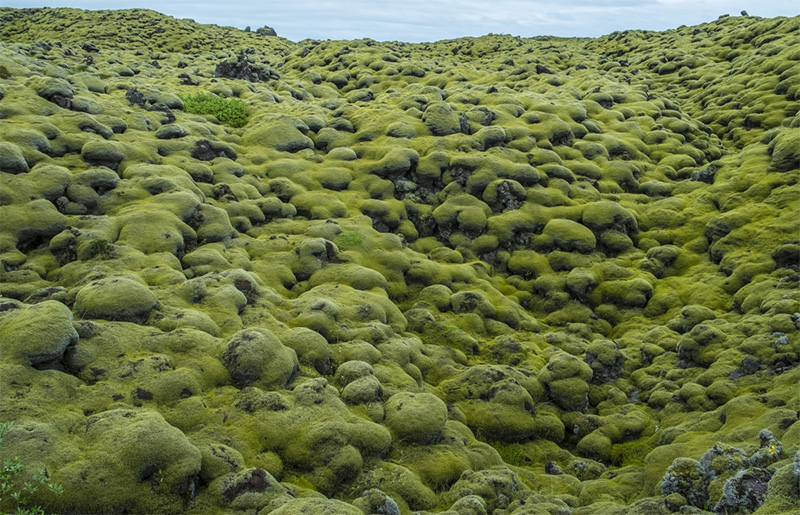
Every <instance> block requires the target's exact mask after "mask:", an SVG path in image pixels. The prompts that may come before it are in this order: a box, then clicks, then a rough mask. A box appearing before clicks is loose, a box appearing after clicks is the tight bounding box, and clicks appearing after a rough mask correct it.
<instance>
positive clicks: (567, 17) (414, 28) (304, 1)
mask: <svg viewBox="0 0 800 515" xmlns="http://www.w3.org/2000/svg"><path fill="white" fill-rule="evenodd" d="M0 1H2V3H0V6H4V7H44V6H47V7H79V8H81V9H93V10H94V9H127V8H135V7H137V8H144V9H153V10H156V11H159V12H162V13H164V14H168V15H170V16H174V17H176V18H191V19H193V20H195V21H197V22H199V23H215V24H217V25H229V26H233V27H239V28H245V27H246V26H250V27H251V28H252V29H253V30H255V29H257V28H259V27H262V26H265V25H267V26H270V27H272V28H274V29H275V31H276V32H277V33H278V35H279V36H282V37H285V38H287V39H290V40H292V41H300V40H303V39H307V38H310V39H360V38H372V39H375V40H378V41H406V42H413V43H416V42H423V41H438V40H442V39H452V38H457V37H461V36H482V35H484V34H489V33H494V34H511V35H513V36H522V37H532V36H586V37H596V36H601V35H603V34H608V33H611V32H614V31H617V30H627V29H646V30H666V29H670V28H677V27H679V26H681V25H697V24H699V23H704V22H710V21H713V20H716V19H717V18H719V16H720V15H722V14H730V15H732V16H734V15H735V16H738V15H739V13H740V12H741V11H742V10H746V11H747V12H748V14H750V15H751V16H762V17H774V16H797V15H800V1H798V0H551V1H541V0H533V1H527V0H489V1H486V0H402V1H396V0H383V1H380V0H378V1H376V0H354V1H343V0H339V1H331V0H321V1H308V0H292V1H289V2H283V1H281V2H275V1H268V0H261V1H257V2H254V1H252V0H251V1H246V0H223V1H220V0H216V1H204V0H200V1H197V0H173V1H168V2H165V1H163V0H160V1H153V0H136V1H127V0H117V1H112V0H68V1H65V2H62V1H53V0H47V1H46V3H41V2H40V1H39V2H37V1H25V0H22V1H14V0H10V1H9V0H0Z"/></svg>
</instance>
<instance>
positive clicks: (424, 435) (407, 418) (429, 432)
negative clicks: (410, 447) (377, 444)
mask: <svg viewBox="0 0 800 515" xmlns="http://www.w3.org/2000/svg"><path fill="white" fill-rule="evenodd" d="M384 411H385V413H386V420H385V422H384V423H385V424H386V426H387V427H388V428H389V429H390V430H391V431H392V433H393V434H394V435H395V436H396V437H397V438H398V439H399V440H401V441H410V442H417V443H430V442H432V441H434V440H436V439H437V438H439V435H440V434H441V433H442V430H443V429H444V424H445V422H446V421H447V405H446V404H445V403H444V401H442V400H441V399H439V398H438V397H436V396H435V395H433V394H429V393H407V392H403V393H397V394H395V395H392V396H391V397H389V399H388V400H387V401H386V403H385V407H384Z"/></svg>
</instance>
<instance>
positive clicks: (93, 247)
mask: <svg viewBox="0 0 800 515" xmlns="http://www.w3.org/2000/svg"><path fill="white" fill-rule="evenodd" d="M111 249H112V246H111V245H110V244H109V243H108V240H107V239H105V238H97V239H95V240H92V241H90V242H89V253H90V254H91V255H92V257H100V258H103V259H106V258H109V257H111Z"/></svg>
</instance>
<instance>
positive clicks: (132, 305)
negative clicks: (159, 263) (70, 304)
mask: <svg viewBox="0 0 800 515" xmlns="http://www.w3.org/2000/svg"><path fill="white" fill-rule="evenodd" d="M157 306H158V298H157V297H156V296H155V294H154V293H152V292H151V291H150V290H149V289H148V288H147V287H146V286H144V285H142V283H141V282H139V281H137V280H134V279H132V278H130V277H124V276H123V277H110V278H106V279H99V280H97V281H92V282H90V283H89V284H87V285H86V286H84V287H82V288H81V289H80V291H78V294H77V296H76V297H75V312H76V313H77V314H78V315H79V316H80V317H82V318H101V319H104V320H121V321H125V322H141V321H142V320H144V319H145V318H146V317H147V316H148V315H149V314H150V312H151V311H153V310H154V309H155V308H156V307H157Z"/></svg>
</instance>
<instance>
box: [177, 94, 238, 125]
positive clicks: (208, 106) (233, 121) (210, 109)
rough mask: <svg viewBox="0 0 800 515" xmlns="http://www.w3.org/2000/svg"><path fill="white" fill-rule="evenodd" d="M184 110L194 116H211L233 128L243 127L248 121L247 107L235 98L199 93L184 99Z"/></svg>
mask: <svg viewBox="0 0 800 515" xmlns="http://www.w3.org/2000/svg"><path fill="white" fill-rule="evenodd" d="M181 100H183V110H184V111H185V112H187V113H192V114H210V115H214V116H215V117H216V118H217V120H219V121H220V122H222V123H225V124H227V125H230V126H231V127H243V126H245V125H246V124H247V121H248V116H249V115H248V112H247V106H246V105H245V103H244V102H242V101H241V100H237V99H235V98H225V97H218V96H217V95H214V94H212V93H198V94H196V95H189V96H186V97H182V98H181Z"/></svg>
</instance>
